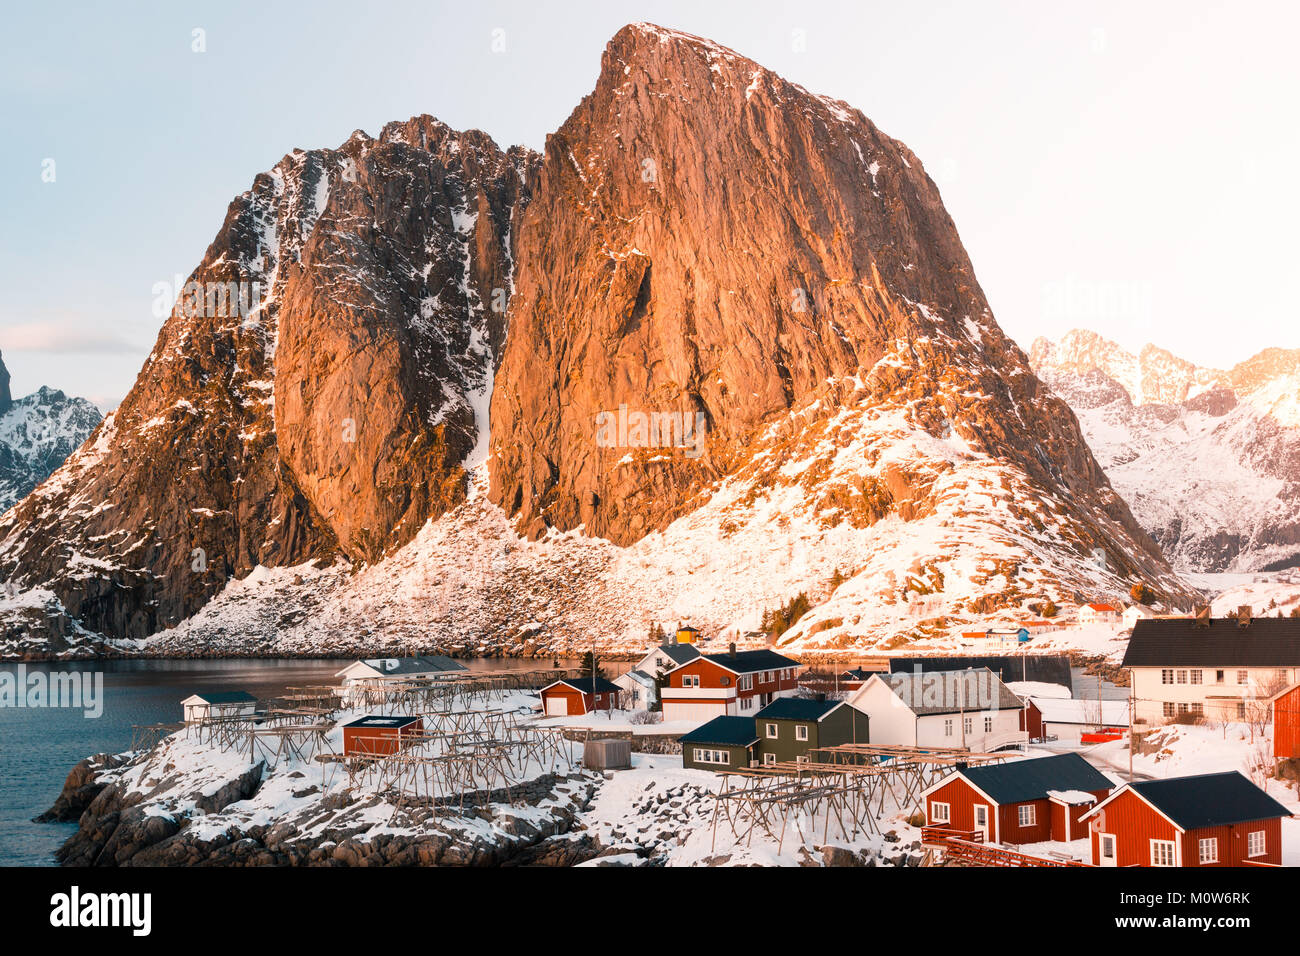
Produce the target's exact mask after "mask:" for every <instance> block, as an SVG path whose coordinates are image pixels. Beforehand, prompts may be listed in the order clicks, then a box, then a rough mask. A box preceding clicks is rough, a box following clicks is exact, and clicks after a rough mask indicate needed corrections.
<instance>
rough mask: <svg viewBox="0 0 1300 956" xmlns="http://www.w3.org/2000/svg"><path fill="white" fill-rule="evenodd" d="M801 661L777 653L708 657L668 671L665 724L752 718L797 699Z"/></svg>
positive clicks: (733, 650)
mask: <svg viewBox="0 0 1300 956" xmlns="http://www.w3.org/2000/svg"><path fill="white" fill-rule="evenodd" d="M799 666H800V665H799V662H798V661H795V660H791V659H790V658H788V657H783V656H781V655H780V654H777V653H776V652H775V651H768V650H760V651H737V650H736V645H734V644H733V645H731V650H730V651H728V652H727V653H726V654H704V655H701V656H700V657H697V658H695V659H694V660H692V661H687V662H686V663H685V664H680V665H678V666H677V667H675V668H673V669H672V670H671V671H669V672H668V675H667V676H668V686H667V687H664V688H663V689H661V690H660V692H659V699H660V700H661V701H662V702H663V712H664V720H665V721H674V720H701V721H704V720H712V719H713V718H714V717H721V716H723V715H731V716H733V717H752V716H753V715H755V714H757V713H758V712H759V711H760V710H762V709H763V708H764V707H766V706H767V705H768V704H770V703H772V701H774V700H776V699H777V698H778V697H790V696H793V695H794V692H795V690H796V688H797V687H798V686H799Z"/></svg>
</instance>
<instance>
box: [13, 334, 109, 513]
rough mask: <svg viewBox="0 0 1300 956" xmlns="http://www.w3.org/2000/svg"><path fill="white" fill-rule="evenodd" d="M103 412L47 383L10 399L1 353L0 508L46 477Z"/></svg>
mask: <svg viewBox="0 0 1300 956" xmlns="http://www.w3.org/2000/svg"><path fill="white" fill-rule="evenodd" d="M103 417H104V416H103V415H101V414H100V411H99V409H98V408H96V407H95V406H94V405H93V404H92V403H91V402H88V401H87V400H86V399H84V398H69V397H68V396H67V395H65V394H63V392H60V391H59V390H58V389H54V388H46V387H45V386H41V388H40V389H38V390H37V391H35V392H33V393H32V394H30V395H27V396H25V397H23V398H19V399H15V398H13V396H12V395H11V394H10V391H9V370H8V369H7V368H6V367H5V364H4V359H3V358H0V511H7V510H8V509H9V508H11V507H13V505H14V504H15V503H16V502H18V501H19V500H21V499H22V498H23V497H24V496H25V495H27V493H28V492H30V491H31V490H32V489H33V488H35V487H36V486H37V485H39V484H40V483H41V482H42V481H44V480H45V479H46V478H48V477H49V476H50V475H51V474H52V473H53V472H54V470H55V469H56V468H58V467H59V466H60V465H61V464H63V460H64V459H65V458H67V457H68V456H69V455H70V454H72V453H73V452H74V451H76V450H77V449H78V448H79V447H80V446H81V443H82V442H84V441H85V440H86V438H87V437H89V435H90V433H91V432H92V431H94V430H95V426H96V425H98V424H99V420H100V419H101V418H103Z"/></svg>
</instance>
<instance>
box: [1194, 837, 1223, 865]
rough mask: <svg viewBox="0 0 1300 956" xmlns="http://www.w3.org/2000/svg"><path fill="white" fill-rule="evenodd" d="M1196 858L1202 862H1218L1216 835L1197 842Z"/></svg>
mask: <svg viewBox="0 0 1300 956" xmlns="http://www.w3.org/2000/svg"><path fill="white" fill-rule="evenodd" d="M1197 852H1198V859H1200V861H1201V862H1202V863H1218V862H1219V840H1218V838H1217V837H1206V838H1205V839H1204V840H1201V841H1200V842H1199V843H1198V844H1197Z"/></svg>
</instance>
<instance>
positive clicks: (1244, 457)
mask: <svg viewBox="0 0 1300 956" xmlns="http://www.w3.org/2000/svg"><path fill="white" fill-rule="evenodd" d="M1029 358H1030V361H1031V363H1032V364H1033V366H1034V371H1035V372H1036V373H1037V374H1038V376H1039V378H1041V379H1042V380H1043V381H1044V382H1046V383H1047V384H1048V385H1050V386H1051V387H1052V388H1053V389H1054V390H1055V391H1056V392H1057V394H1059V395H1060V396H1061V397H1062V398H1064V399H1065V400H1066V401H1067V402H1069V404H1070V407H1071V408H1073V409H1074V411H1075V414H1077V415H1078V416H1079V421H1080V423H1081V424H1082V426H1083V431H1084V434H1085V435H1086V436H1087V439H1088V444H1089V445H1090V446H1091V447H1092V450H1093V453H1094V454H1095V455H1096V456H1097V459H1098V461H1100V462H1101V464H1102V467H1103V468H1105V469H1106V474H1107V476H1108V477H1109V478H1110V481H1111V484H1112V485H1113V486H1114V487H1115V489H1116V490H1117V491H1118V492H1119V493H1120V494H1121V495H1123V496H1124V499H1125V500H1126V501H1127V502H1128V503H1129V507H1131V508H1132V509H1133V514H1134V515H1135V516H1136V517H1137V519H1138V521H1140V522H1141V523H1142V525H1143V527H1145V528H1146V529H1147V530H1148V531H1149V532H1150V533H1151V534H1152V535H1153V536H1154V537H1155V539H1156V540H1157V541H1159V542H1160V545H1161V547H1162V548H1163V549H1164V552H1165V555H1166V556H1167V557H1168V558H1169V559H1170V561H1171V562H1172V563H1173V564H1174V566H1175V567H1176V568H1178V569H1179V570H1181V571H1186V572H1219V571H1232V572H1244V571H1266V570H1276V569H1280V568H1284V567H1295V566H1297V565H1300V350H1291V351H1286V350H1283V349H1266V350H1264V351H1263V352H1260V353H1259V354H1258V355H1256V356H1254V357H1253V358H1251V359H1248V360H1247V361H1244V362H1242V363H1240V364H1239V365H1236V366H1233V367H1232V368H1231V369H1227V370H1220V369H1210V368H1202V367H1199V366H1196V365H1194V364H1192V363H1191V362H1187V361H1184V360H1182V359H1180V358H1177V357H1176V356H1174V355H1173V354H1171V353H1170V352H1168V351H1166V350H1164V349H1161V348H1157V347H1156V346H1154V345H1147V346H1145V347H1144V348H1143V349H1142V350H1141V352H1140V353H1139V354H1137V355H1134V354H1132V353H1131V352H1128V351H1126V350H1124V349H1123V348H1121V347H1120V346H1118V345H1116V344H1115V343H1114V342H1111V341H1108V340H1107V339H1105V338H1102V337H1101V336H1099V335H1097V334H1095V333H1093V332H1087V331H1082V330H1075V331H1072V332H1070V333H1068V334H1067V335H1065V336H1064V337H1062V339H1061V340H1060V341H1059V342H1050V341H1048V340H1047V339H1044V338H1040V339H1038V340H1036V341H1035V342H1034V344H1033V346H1032V347H1031V349H1030V353H1029Z"/></svg>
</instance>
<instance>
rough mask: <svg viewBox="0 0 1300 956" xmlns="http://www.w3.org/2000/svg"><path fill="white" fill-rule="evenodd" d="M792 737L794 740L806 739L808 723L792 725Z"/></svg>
mask: <svg viewBox="0 0 1300 956" xmlns="http://www.w3.org/2000/svg"><path fill="white" fill-rule="evenodd" d="M794 739H795V740H807V739H808V725H807V724H795V725H794Z"/></svg>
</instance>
